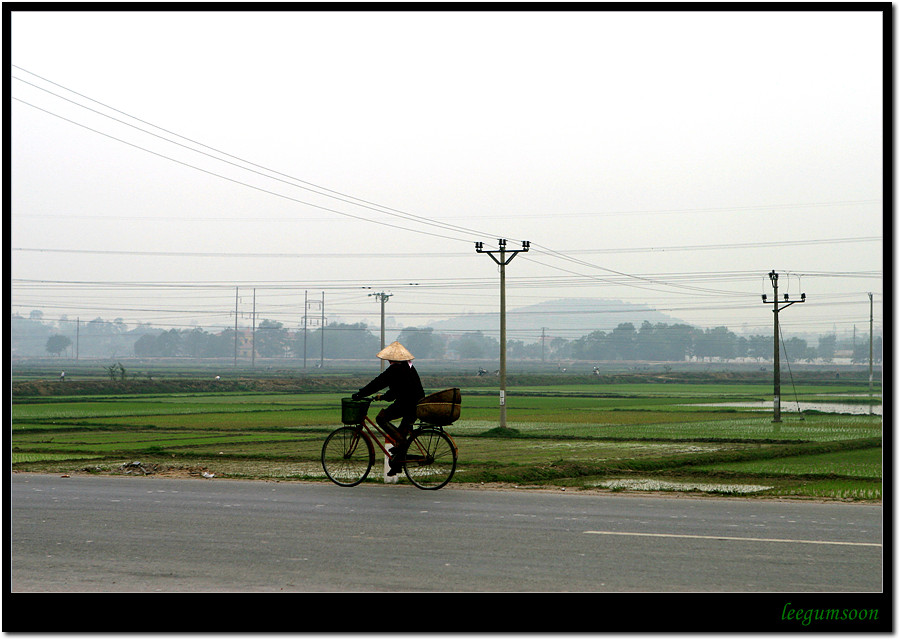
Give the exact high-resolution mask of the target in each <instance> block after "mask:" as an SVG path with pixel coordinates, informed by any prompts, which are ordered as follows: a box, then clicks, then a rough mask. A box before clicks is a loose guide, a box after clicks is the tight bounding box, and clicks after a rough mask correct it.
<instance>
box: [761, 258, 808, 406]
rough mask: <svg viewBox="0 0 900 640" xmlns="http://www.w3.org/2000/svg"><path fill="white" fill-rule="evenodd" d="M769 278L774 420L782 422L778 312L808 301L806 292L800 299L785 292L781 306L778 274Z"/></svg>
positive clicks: (770, 275) (771, 274) (773, 273)
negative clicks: (773, 320) (773, 326)
mask: <svg viewBox="0 0 900 640" xmlns="http://www.w3.org/2000/svg"><path fill="white" fill-rule="evenodd" d="M769 279H770V280H771V281H772V287H773V288H774V289H775V299H774V300H772V301H771V302H769V301H768V300H767V299H766V298H767V297H766V294H763V297H762V299H763V303H765V304H771V305H772V312H773V313H774V314H775V400H774V402H773V407H772V408H773V411H774V414H773V417H772V422H781V349H780V348H779V337H780V335H781V328H780V327H779V325H778V312H779V311H782V310H784V309H787V308H788V307H789V306H791V305H792V304H796V303H797V302H806V294H805V293H801V294H800V299H799V300H791V299H790V297H789V296H788V294H784V305H783V306H781V307H779V306H778V305H779V301H778V274H777V273H775V271H774V270H772V271H771V272H770V273H769Z"/></svg>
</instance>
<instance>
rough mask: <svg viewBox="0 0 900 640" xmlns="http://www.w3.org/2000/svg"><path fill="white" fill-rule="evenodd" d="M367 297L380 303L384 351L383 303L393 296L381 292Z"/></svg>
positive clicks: (382, 346)
mask: <svg viewBox="0 0 900 640" xmlns="http://www.w3.org/2000/svg"><path fill="white" fill-rule="evenodd" d="M369 295H370V296H375V299H376V300H378V301H380V302H381V348H382V349H384V303H385V302H387V301H388V298H390V297H391V296H392V295H394V294H393V293H385V292H384V291H382V292H381V293H370V294H369ZM381 370H382V371H384V360H382V361H381Z"/></svg>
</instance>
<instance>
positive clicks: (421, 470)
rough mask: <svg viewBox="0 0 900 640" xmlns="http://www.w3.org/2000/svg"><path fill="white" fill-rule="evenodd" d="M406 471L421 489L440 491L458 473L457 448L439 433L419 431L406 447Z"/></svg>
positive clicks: (436, 431) (413, 435) (436, 430)
mask: <svg viewBox="0 0 900 640" xmlns="http://www.w3.org/2000/svg"><path fill="white" fill-rule="evenodd" d="M403 470H404V472H406V477H407V478H409V481H410V482H412V483H413V484H414V485H416V486H417V487H419V488H420V489H430V490H436V489H440V488H441V487H443V486H444V485H445V484H447V483H448V482H450V478H452V477H453V474H454V472H455V471H456V445H455V444H454V443H453V441H452V440H451V439H450V437H449V436H448V435H447V434H446V433H444V432H443V431H441V430H440V429H432V428H425V429H418V430H416V431H415V432H413V434H412V437H411V438H410V440H409V443H407V445H406V457H405V460H404V463H403Z"/></svg>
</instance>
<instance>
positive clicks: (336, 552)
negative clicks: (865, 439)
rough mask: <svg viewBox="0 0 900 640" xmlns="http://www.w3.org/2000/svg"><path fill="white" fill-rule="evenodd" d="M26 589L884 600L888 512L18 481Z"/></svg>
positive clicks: (13, 555)
mask: <svg viewBox="0 0 900 640" xmlns="http://www.w3.org/2000/svg"><path fill="white" fill-rule="evenodd" d="M9 483H10V487H9V489H10V494H9V495H10V497H11V501H10V502H11V504H10V507H11V508H10V510H9V512H8V514H9V515H8V517H9V518H10V522H9V526H10V534H11V536H10V556H9V562H10V565H9V572H10V577H11V588H12V591H13V592H14V593H23V592H66V593H71V592H75V591H79V592H121V591H137V592H223V591H230V592H244V593H247V592H278V591H284V592H312V591H317V592H348V591H349V592H392V591H408V592H429V591H441V592H483V591H485V592H486V591H491V592H560V591H570V592H571V591H577V592H666V593H673V592H745V593H746V592H757V593H759V592H767V593H768V592H787V593H789V592H880V591H881V590H882V568H883V548H882V508H881V507H880V506H872V505H854V504H817V503H806V502H773V501H750V500H727V499H723V500H718V499H688V498H659V497H651V496H629V495H621V494H619V495H596V494H594V495H588V494H579V493H577V492H571V491H570V492H566V493H545V492H526V491H519V492H510V491H489V490H471V489H458V488H453V487H452V485H451V486H450V487H447V488H444V489H442V490H440V491H437V492H430V491H421V490H419V489H416V488H413V487H409V486H403V485H366V486H360V487H355V488H352V489H343V488H340V487H337V486H335V485H331V484H324V483H319V484H316V483H311V484H307V483H291V482H281V483H276V482H255V481H230V480H219V479H217V480H199V479H193V480H192V479H183V480H182V479H164V478H150V477H141V478H132V477H92V476H76V477H71V478H61V477H59V476H51V475H32V474H12V475H11V476H10V480H9Z"/></svg>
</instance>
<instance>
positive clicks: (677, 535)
mask: <svg viewBox="0 0 900 640" xmlns="http://www.w3.org/2000/svg"><path fill="white" fill-rule="evenodd" d="M584 533H591V534H595V535H602V536H644V537H650V538H690V539H694V540H738V541H741V542H794V543H797V544H837V545H844V546H849V547H881V546H883V545H882V544H881V543H879V542H840V541H836V540H791V539H786V538H739V537H736V536H694V535H687V534H680V533H635V532H630V531H585V532H584Z"/></svg>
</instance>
